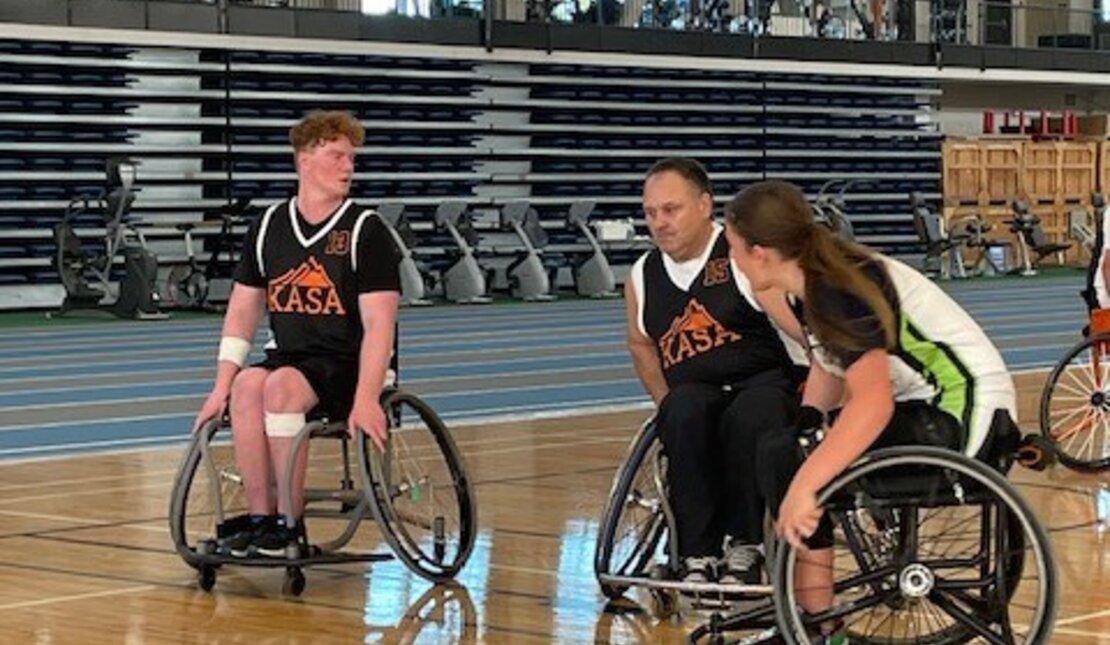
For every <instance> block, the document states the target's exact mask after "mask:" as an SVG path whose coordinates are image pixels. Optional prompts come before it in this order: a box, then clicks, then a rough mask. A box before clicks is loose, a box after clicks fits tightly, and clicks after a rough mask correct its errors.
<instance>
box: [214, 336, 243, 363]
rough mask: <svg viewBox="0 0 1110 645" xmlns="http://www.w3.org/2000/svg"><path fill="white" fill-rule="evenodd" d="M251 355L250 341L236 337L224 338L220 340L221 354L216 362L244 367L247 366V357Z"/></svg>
mask: <svg viewBox="0 0 1110 645" xmlns="http://www.w3.org/2000/svg"><path fill="white" fill-rule="evenodd" d="M250 353H251V344H250V341H248V340H244V339H242V338H238V337H235V336H224V337H223V338H221V339H220V353H219V354H218V355H217V356H216V360H218V361H229V362H231V363H235V364H236V365H238V366H239V367H242V366H244V365H246V363H247V355H249V354H250Z"/></svg>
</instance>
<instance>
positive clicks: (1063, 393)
mask: <svg viewBox="0 0 1110 645" xmlns="http://www.w3.org/2000/svg"><path fill="white" fill-rule="evenodd" d="M1108 354H1110V309H1092V310H1091V320H1090V326H1089V327H1088V328H1087V330H1085V333H1084V338H1083V340H1081V341H1080V342H1079V343H1077V344H1076V345H1075V346H1074V347H1072V348H1071V349H1069V350H1068V351H1067V353H1066V354H1064V356H1063V358H1061V359H1060V361H1059V362H1058V363H1056V366H1055V367H1053V368H1052V371H1051V372H1050V373H1049V375H1048V378H1047V379H1046V380H1045V384H1044V389H1043V390H1042V391H1041V407H1040V422H1041V435H1042V437H1043V438H1044V440H1045V441H1046V442H1047V443H1048V444H1049V447H1050V448H1051V450H1052V452H1053V455H1054V456H1055V458H1056V459H1058V460H1059V461H1060V463H1062V464H1064V465H1065V466H1067V467H1069V468H1072V469H1074V470H1078V471H1081V472H1101V471H1105V470H1107V469H1108V468H1110V358H1108V357H1107V355H1108Z"/></svg>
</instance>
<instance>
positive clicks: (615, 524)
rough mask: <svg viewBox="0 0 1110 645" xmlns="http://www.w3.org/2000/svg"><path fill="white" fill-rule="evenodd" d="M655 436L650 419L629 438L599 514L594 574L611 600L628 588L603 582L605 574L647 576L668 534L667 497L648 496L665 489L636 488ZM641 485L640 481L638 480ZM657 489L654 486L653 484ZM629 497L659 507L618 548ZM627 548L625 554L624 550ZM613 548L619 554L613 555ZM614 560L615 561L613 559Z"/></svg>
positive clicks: (670, 542) (656, 445)
mask: <svg viewBox="0 0 1110 645" xmlns="http://www.w3.org/2000/svg"><path fill="white" fill-rule="evenodd" d="M661 448H662V445H661V444H660V443H659V438H658V435H657V434H656V432H655V423H654V422H651V421H649V422H648V423H646V424H644V426H643V428H641V430H640V432H639V434H637V435H636V437H635V438H634V439H633V440H632V445H631V446H630V448H629V451H628V455H627V456H626V457H625V460H624V463H623V464H621V466H620V468H619V469H618V470H617V473H616V475H615V477H614V479H613V486H612V489H611V490H610V492H609V499H608V501H607V502H606V504H605V511H604V512H603V513H602V516H601V525H600V527H599V529H598V534H597V548H596V549H595V551H594V574H595V575H596V576H597V578H598V584H599V585H600V586H601V591H602V593H604V594H605V595H606V597H608V598H610V599H613V600H615V599H617V598H619V597H620V596H621V595H623V594H624V592H625V591H626V590H627V586H625V585H617V584H611V583H606V582H602V580H601V577H602V576H604V575H619V576H645V577H646V576H647V574H648V572H649V569H650V568H651V565H652V563H653V560H654V558H655V553H656V551H657V549H658V548H659V545H660V543H661V542H662V541H663V540H666V539H667V536H668V535H670V530H669V529H670V526H669V524H670V523H669V521H668V518H667V513H666V512H664V511H663V510H662V509H663V508H665V504H666V500H665V499H658V500H655V499H653V498H652V497H651V495H653V494H658V495H659V496H660V497H663V496H664V495H665V491H658V490H646V491H645V490H639V487H638V486H637V482H638V478H637V475H638V474H640V473H641V468H643V467H645V466H646V467H648V468H653V467H654V465H653V464H651V463H645V462H646V461H648V460H649V458H650V457H651V456H652V455H654V454H655V452H654V451H655V450H660V449H661ZM639 483H640V484H641V485H642V484H643V482H642V481H640V482H639ZM652 488H656V487H652ZM630 496H631V497H632V498H633V499H632V503H634V504H636V505H641V504H644V503H646V504H648V505H651V504H653V503H656V502H657V503H658V504H659V507H658V508H657V509H655V510H654V511H652V512H651V513H645V518H644V521H643V522H637V523H636V526H635V527H633V528H634V531H635V533H634V534H633V535H630V536H628V537H630V538H631V540H629V542H630V544H629V548H628V549H618V548H617V540H618V539H622V536H618V535H617V531H618V529H619V527H620V525H621V519H622V518H623V517H624V516H625V510H626V508H627V507H628V506H627V505H628V502H629V498H630ZM667 544H668V547H669V548H671V549H672V550H673V546H674V544H673V540H667ZM626 550H627V551H629V552H628V553H624V551H626ZM614 551H617V552H618V553H617V554H616V555H615V556H614ZM614 559H615V560H616V562H614ZM668 559H669V560H671V561H670V562H669V564H670V565H674V564H675V563H674V562H673V559H674V557H673V555H671V556H670V557H669V558H668Z"/></svg>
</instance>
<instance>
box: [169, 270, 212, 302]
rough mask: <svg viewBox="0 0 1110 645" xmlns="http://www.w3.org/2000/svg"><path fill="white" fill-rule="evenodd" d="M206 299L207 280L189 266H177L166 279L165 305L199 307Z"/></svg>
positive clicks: (202, 274)
mask: <svg viewBox="0 0 1110 645" xmlns="http://www.w3.org/2000/svg"><path fill="white" fill-rule="evenodd" d="M207 299H208V279H207V278H206V277H205V276H204V273H203V272H201V271H198V270H196V269H194V268H192V267H190V266H189V265H185V264H179V265H177V266H175V267H174V268H172V269H170V273H169V275H168V276H167V277H166V304H167V305H169V306H171V307H181V308H190V307H199V306H201V305H202V304H204V302H205V301H206V300H207Z"/></svg>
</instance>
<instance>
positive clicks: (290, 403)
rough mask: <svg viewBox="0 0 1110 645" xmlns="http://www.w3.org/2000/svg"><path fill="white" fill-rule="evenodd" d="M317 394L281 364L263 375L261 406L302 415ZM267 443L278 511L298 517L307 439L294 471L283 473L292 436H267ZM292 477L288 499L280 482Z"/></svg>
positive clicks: (301, 506) (310, 407) (273, 412)
mask: <svg viewBox="0 0 1110 645" xmlns="http://www.w3.org/2000/svg"><path fill="white" fill-rule="evenodd" d="M316 403H317V398H316V393H315V392H313V391H312V386H311V385H309V384H308V381H307V380H306V379H305V377H304V375H303V374H301V373H300V371H298V370H296V369H294V368H292V367H282V368H280V369H277V370H274V371H273V372H271V373H270V375H269V376H268V377H267V378H266V386H265V389H264V392H263V406H264V408H265V410H266V412H268V413H271V414H275V413H277V414H280V413H299V414H305V413H307V412H308V411H309V410H311V409H312V408H313V407H315V406H316ZM268 439H269V443H270V459H271V461H272V463H273V467H274V477H275V480H276V481H277V482H279V484H278V491H279V495H278V512H279V513H281V514H283V515H290V516H292V517H294V518H298V519H299V518H300V517H301V512H302V510H303V509H304V482H305V473H306V471H307V469H308V442H307V441H306V442H304V443H303V444H302V445H301V450H300V452H299V453H298V454H297V461H296V463H295V464H294V466H293V472H292V473H288V472H286V469H287V467H288V466H287V464H288V463H289V451H290V450H291V449H292V447H293V437H268ZM290 476H292V478H293V481H292V496H293V499H291V500H284V499H281V497H282V495H281V493H280V491H281V490H282V484H281V483H280V482H284V481H286V478H287V477H290Z"/></svg>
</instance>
